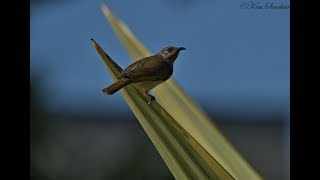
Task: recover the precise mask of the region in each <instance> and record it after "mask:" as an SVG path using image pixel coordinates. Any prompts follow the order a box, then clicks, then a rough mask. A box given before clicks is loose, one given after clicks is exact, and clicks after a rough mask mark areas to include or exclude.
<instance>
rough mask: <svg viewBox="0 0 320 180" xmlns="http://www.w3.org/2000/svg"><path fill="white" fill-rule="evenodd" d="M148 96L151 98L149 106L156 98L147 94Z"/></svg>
mask: <svg viewBox="0 0 320 180" xmlns="http://www.w3.org/2000/svg"><path fill="white" fill-rule="evenodd" d="M147 95H148V96H149V97H150V100H149V101H148V104H150V103H151V101H154V100H156V98H155V97H154V96H152V95H150V94H147Z"/></svg>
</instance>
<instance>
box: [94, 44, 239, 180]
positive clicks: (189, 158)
mask: <svg viewBox="0 0 320 180" xmlns="http://www.w3.org/2000/svg"><path fill="white" fill-rule="evenodd" d="M92 43H93V45H94V47H95V48H96V49H97V51H98V53H99V54H100V56H101V58H102V60H103V62H104V64H105V65H106V66H107V68H108V70H109V72H110V74H111V76H112V78H113V79H114V80H116V77H117V76H118V75H119V74H120V72H121V71H122V69H121V67H119V66H118V65H117V64H116V63H115V62H114V61H113V60H112V59H111V58H110V57H109V56H108V55H107V54H106V53H105V52H104V51H103V50H102V49H101V47H100V46H99V45H98V44H97V43H96V42H95V41H94V40H92ZM120 91H121V93H122V95H123V97H124V98H125V100H126V101H127V103H128V105H129V107H130V108H131V110H132V111H133V113H134V115H135V116H136V117H137V119H138V121H139V122H140V124H141V125H142V127H143V129H144V130H145V132H146V133H147V134H148V136H149V137H150V139H151V141H152V142H153V144H154V145H155V147H156V148H157V150H158V151H159V153H160V155H161V157H162V158H163V159H164V161H165V163H166V164H167V166H168V167H169V169H170V170H171V172H172V173H173V175H174V177H175V178H176V179H234V178H232V177H231V175H230V174H229V173H228V172H227V171H226V170H225V169H224V168H223V167H222V166H221V165H220V164H219V163H218V162H217V161H216V160H215V159H214V158H213V157H212V156H211V155H210V154H209V153H208V152H207V151H206V150H205V149H204V148H203V147H202V146H201V145H200V144H199V143H198V142H197V141H195V140H194V138H193V137H192V136H190V134H189V133H188V132H187V131H186V130H185V129H184V128H183V127H182V126H181V125H180V124H179V123H177V121H176V120H174V119H173V118H172V117H171V116H170V115H169V114H168V113H167V112H166V111H165V110H164V109H163V108H162V107H161V106H160V105H159V104H158V103H157V102H156V101H152V102H151V104H150V105H148V104H147V101H148V99H147V98H146V96H145V95H144V94H143V91H142V90H141V89H140V88H139V87H137V86H132V85H129V86H126V87H125V88H123V89H121V90H120Z"/></svg>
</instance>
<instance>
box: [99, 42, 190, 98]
mask: <svg viewBox="0 0 320 180" xmlns="http://www.w3.org/2000/svg"><path fill="white" fill-rule="evenodd" d="M181 50H186V48H184V47H175V46H167V47H165V48H163V49H161V51H160V52H158V53H157V54H155V55H153V56H149V57H145V58H142V59H140V60H138V61H136V62H134V63H132V64H130V65H129V66H128V67H127V68H125V69H124V70H123V71H122V72H121V73H120V75H119V76H118V78H117V80H116V82H114V83H113V84H111V85H110V86H108V87H106V88H104V89H103V90H102V91H103V92H104V93H106V94H108V95H112V94H114V93H116V92H117V91H119V90H120V89H121V88H123V87H126V86H128V85H130V84H137V85H139V86H140V87H141V88H143V90H144V93H145V95H147V96H149V97H150V99H149V101H148V104H150V103H151V101H153V100H155V97H154V96H152V95H151V94H149V92H150V91H151V90H152V89H153V88H155V87H156V86H158V85H159V84H161V83H163V82H165V81H166V80H168V79H169V78H170V77H171V75H172V73H173V64H174V62H175V60H176V59H177V57H178V54H179V52H180V51H181Z"/></svg>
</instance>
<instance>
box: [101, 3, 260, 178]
mask: <svg viewBox="0 0 320 180" xmlns="http://www.w3.org/2000/svg"><path fill="white" fill-rule="evenodd" d="M102 11H103V13H104V14H105V16H106V17H107V19H108V21H109V23H110V24H111V27H112V28H113V30H114V31H115V33H116V34H117V36H118V37H119V39H120V41H121V42H122V44H123V45H124V47H125V48H126V49H127V51H128V52H129V54H130V56H131V58H132V60H133V61H136V60H139V59H141V58H143V57H147V56H150V55H151V53H150V52H149V51H148V50H147V48H145V47H144V46H143V44H142V43H141V42H140V41H139V40H138V39H137V38H136V37H135V36H134V35H133V33H132V32H131V31H130V30H129V29H128V27H127V26H126V25H125V24H124V23H123V22H121V21H120V20H119V19H118V18H117V17H115V16H114V15H113V14H112V12H111V11H110V9H109V8H108V7H107V6H106V5H104V4H103V5H102ZM153 91H154V92H155V95H156V99H157V101H159V103H160V104H161V105H162V107H163V108H164V109H166V110H167V112H168V113H169V114H170V115H171V116H172V117H173V118H174V119H175V120H176V121H177V122H178V123H179V124H180V125H181V126H182V127H183V128H184V129H185V130H186V131H187V132H188V133H189V134H190V135H191V136H192V137H193V138H194V139H195V140H196V141H197V142H199V143H200V144H201V146H202V147H203V148H204V149H205V150H206V151H207V152H208V153H209V154H210V155H211V156H213V157H214V158H215V159H216V160H217V161H218V162H219V163H220V164H221V165H222V166H223V167H224V168H225V169H226V170H227V171H228V172H229V173H230V174H231V175H232V176H233V177H235V178H236V179H246V180H247V179H262V178H261V176H260V175H259V174H258V173H257V172H256V171H255V169H254V168H253V167H252V166H251V165H250V164H249V163H248V162H247V161H246V160H245V159H244V158H243V157H242V156H241V154H240V153H239V152H238V151H237V150H236V149H235V148H234V147H233V146H232V144H231V143H230V142H229V141H228V140H227V138H226V137H225V136H224V135H223V134H222V132H221V131H220V130H219V129H218V127H217V125H215V123H214V122H213V121H212V120H211V119H210V118H209V117H208V115H207V114H206V113H205V112H204V111H203V110H202V109H201V108H200V107H199V106H198V105H197V104H196V103H194V102H193V101H192V100H191V98H190V97H188V96H187V94H186V93H185V92H184V91H183V90H182V89H181V88H180V87H179V85H177V83H176V82H175V80H174V79H173V78H170V79H169V80H167V81H166V82H164V83H162V84H161V85H159V86H157V87H156V88H154V90H153Z"/></svg>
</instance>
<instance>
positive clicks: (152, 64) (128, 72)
mask: <svg viewBox="0 0 320 180" xmlns="http://www.w3.org/2000/svg"><path fill="white" fill-rule="evenodd" d="M164 66H165V61H161V60H158V59H155V58H152V57H147V58H144V59H141V60H139V61H136V62H134V63H132V64H131V65H129V66H128V67H127V68H126V69H125V70H123V71H122V72H121V74H120V77H125V78H130V79H132V80H133V81H135V82H137V81H140V80H144V81H145V80H149V81H156V80H162V79H164V77H162V76H163V75H162V74H163V73H161V72H162V70H161V69H162V68H163V67H164ZM159 71H160V72H159Z"/></svg>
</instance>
